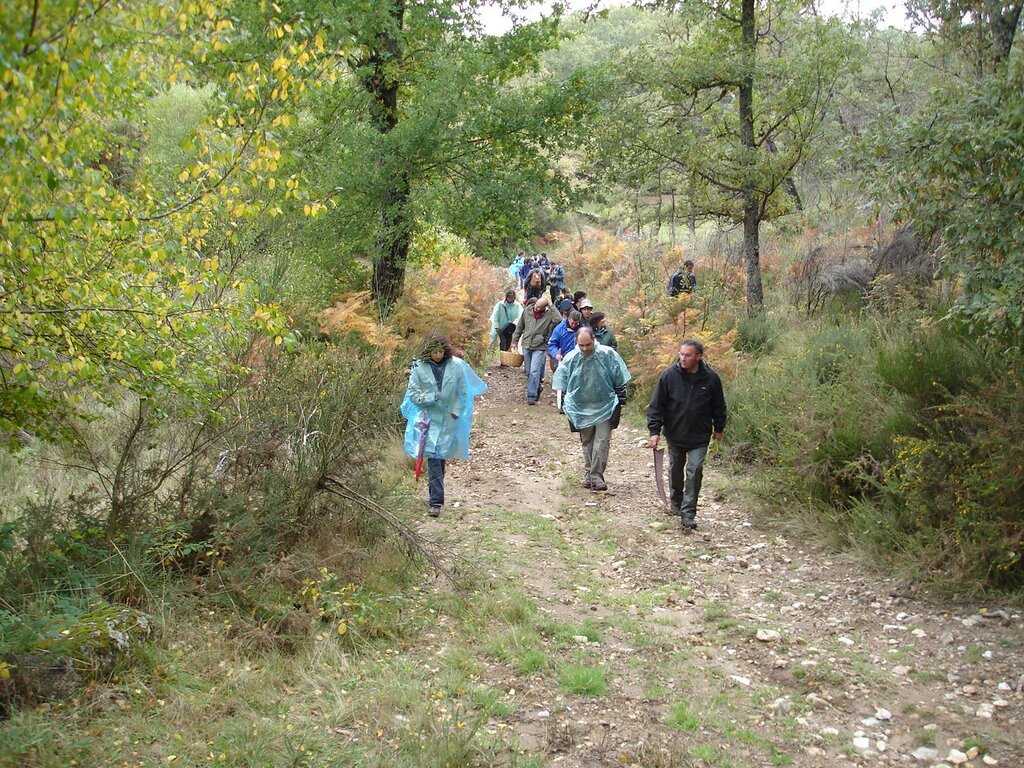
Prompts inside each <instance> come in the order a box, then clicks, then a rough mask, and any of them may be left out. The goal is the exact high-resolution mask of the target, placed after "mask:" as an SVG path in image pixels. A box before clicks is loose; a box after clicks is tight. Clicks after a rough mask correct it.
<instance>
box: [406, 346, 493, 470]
mask: <svg viewBox="0 0 1024 768" xmlns="http://www.w3.org/2000/svg"><path fill="white" fill-rule="evenodd" d="M486 389H487V385H486V384H484V383H483V381H481V380H480V377H479V376H477V375H476V372H475V371H474V370H473V369H472V368H471V367H470V366H469V364H468V363H466V362H465V361H464V360H460V359H459V358H457V357H450V358H448V362H447V363H446V364H445V366H444V375H443V377H442V379H441V387H440V389H438V386H437V380H436V379H435V377H434V371H433V369H432V368H431V365H430V363H429V362H427V361H425V360H417V361H416V362H415V363H413V366H412V370H411V371H410V372H409V387H408V389H406V391H405V398H404V399H403V400H402V415H403V416H405V418H406V419H408V422H407V423H406V425H405V452H406V453H408V454H409V455H410V456H412V457H413V458H416V457H417V456H418V455H419V449H420V442H421V440H422V442H423V456H424V457H426V458H428V459H466V458H469V430H470V428H471V427H472V426H473V398H474V397H477V396H478V395H480V394H483V392H484V391H485V390H486ZM455 416H457V417H458V418H455ZM424 434H425V435H426V439H425V440H423V436H424Z"/></svg>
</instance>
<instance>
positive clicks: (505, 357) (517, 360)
mask: <svg viewBox="0 0 1024 768" xmlns="http://www.w3.org/2000/svg"><path fill="white" fill-rule="evenodd" d="M501 364H502V365H508V366H511V367H512V368H518V367H519V366H521V365H522V364H523V356H522V355H521V354H519V353H518V352H513V351H511V350H510V351H508V352H502V353H501Z"/></svg>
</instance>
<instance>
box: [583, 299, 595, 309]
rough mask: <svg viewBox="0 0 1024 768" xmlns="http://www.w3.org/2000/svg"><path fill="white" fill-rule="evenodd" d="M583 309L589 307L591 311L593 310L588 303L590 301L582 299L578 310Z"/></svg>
mask: <svg viewBox="0 0 1024 768" xmlns="http://www.w3.org/2000/svg"><path fill="white" fill-rule="evenodd" d="M584 307H590V308H591V309H593V308H594V305H593V304H591V303H590V299H584V300H583V301H581V302H580V309H583V308H584Z"/></svg>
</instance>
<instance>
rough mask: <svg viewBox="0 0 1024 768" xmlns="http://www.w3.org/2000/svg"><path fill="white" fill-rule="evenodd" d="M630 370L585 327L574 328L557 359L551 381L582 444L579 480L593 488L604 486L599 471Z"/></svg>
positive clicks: (606, 464)
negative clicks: (570, 344) (571, 342)
mask: <svg viewBox="0 0 1024 768" xmlns="http://www.w3.org/2000/svg"><path fill="white" fill-rule="evenodd" d="M630 378H631V376H630V373H629V369H628V368H626V363H625V362H624V361H623V360H622V358H621V357H619V353H618V352H616V351H615V350H614V349H612V348H611V347H605V346H602V345H600V344H598V343H597V342H596V341H595V340H594V333H593V331H591V330H590V328H586V327H581V328H580V329H579V331H577V333H576V346H575V348H574V349H573V350H572V352H570V353H569V354H568V355H566V356H565V357H564V358H563V359H562V364H561V365H559V366H558V370H557V371H555V375H554V378H553V379H552V380H551V386H552V387H553V388H554V389H557V390H561V391H563V392H565V400H564V402H563V403H562V408H563V410H564V412H565V415H566V416H567V417H568V419H569V429H570V430H572V431H573V432H579V434H580V443H581V444H582V445H583V481H582V483H581V485H582V486H583V487H584V488H589V489H591V490H594V491H607V490H608V484H607V483H606V482H605V479H604V471H605V468H606V467H607V466H608V449H609V447H610V446H611V437H612V430H613V429H615V427H617V426H618V423H619V420H618V417H619V415H620V414H621V409H622V406H623V405H624V404H625V403H626V384H627V383H628V382H629V380H630Z"/></svg>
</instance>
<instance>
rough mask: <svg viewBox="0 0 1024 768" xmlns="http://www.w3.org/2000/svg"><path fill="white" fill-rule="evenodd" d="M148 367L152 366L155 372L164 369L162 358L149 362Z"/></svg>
mask: <svg viewBox="0 0 1024 768" xmlns="http://www.w3.org/2000/svg"><path fill="white" fill-rule="evenodd" d="M149 367H150V368H152V369H153V370H154V371H156V372H157V373H159V372H160V371H162V370H163V369H164V361H163V360H154V361H153V362H151V363H150V364H149Z"/></svg>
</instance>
